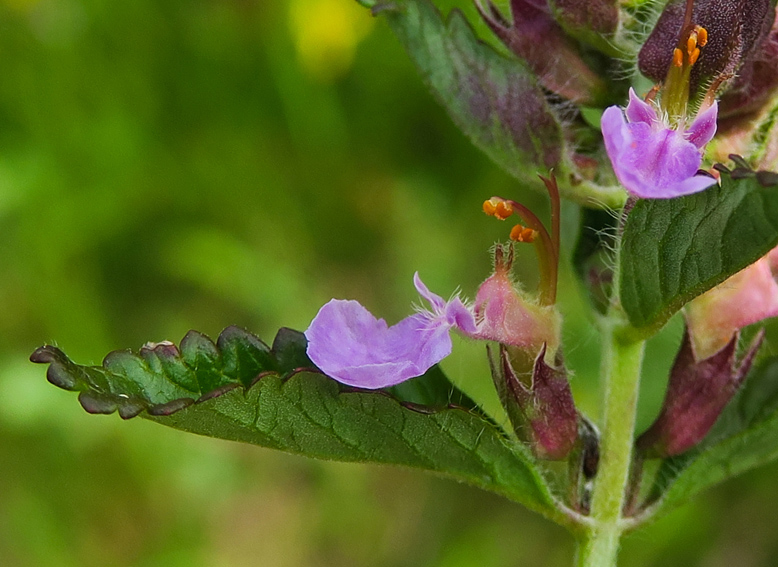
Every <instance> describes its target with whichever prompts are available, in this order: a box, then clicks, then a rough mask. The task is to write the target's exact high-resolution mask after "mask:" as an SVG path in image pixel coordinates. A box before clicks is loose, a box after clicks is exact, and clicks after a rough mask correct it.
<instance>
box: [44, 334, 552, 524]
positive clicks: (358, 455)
mask: <svg viewBox="0 0 778 567" xmlns="http://www.w3.org/2000/svg"><path fill="white" fill-rule="evenodd" d="M305 348H306V342H305V337H304V335H302V334H301V333H298V332H296V331H292V330H290V329H282V330H281V331H279V333H278V335H277V336H276V339H275V341H274V342H273V346H272V348H269V347H268V346H267V345H265V344H264V343H263V342H262V341H260V340H259V339H258V338H256V337H255V336H253V335H251V334H249V333H248V332H246V331H243V330H241V329H239V328H237V327H228V328H227V329H225V330H224V331H223V332H222V334H221V335H220V336H219V339H218V340H217V341H216V343H215V344H214V343H213V342H212V341H211V340H210V339H209V338H208V337H206V336H205V335H202V334H201V333H198V332H195V331H190V332H189V333H188V334H187V335H186V337H184V339H183V341H182V342H181V346H180V348H177V347H176V346H175V345H173V344H172V343H168V342H165V343H159V344H149V345H146V346H144V347H143V348H142V349H141V350H140V352H139V353H138V354H134V353H131V352H129V351H117V352H112V353H110V354H109V355H108V356H106V358H105V360H104V362H103V365H102V366H81V365H77V364H75V363H73V362H72V361H71V360H70V359H69V358H68V357H67V356H66V355H65V354H64V353H63V352H62V351H61V350H59V349H58V348H56V347H52V346H43V347H41V348H39V349H38V350H36V351H35V352H34V353H33V355H32V356H31V360H32V361H33V362H39V363H47V364H49V368H48V371H47V378H48V380H49V381H50V382H51V383H53V384H54V385H56V386H59V387H60V388H63V389H65V390H70V391H78V392H79V401H80V402H81V405H82V406H83V407H84V409H85V410H86V411H88V412H90V413H104V414H107V413H113V412H115V411H116V412H118V413H119V415H120V416H121V417H122V418H124V419H129V418H132V417H134V416H137V415H140V416H141V417H144V418H147V419H151V420H153V421H156V422H158V423H161V424H163V425H167V426H170V427H174V428H177V429H181V430H184V431H189V432H192V433H197V434H200V435H206V436H210V437H217V438H221V439H228V440H232V441H240V442H244V443H252V444H255V445H259V446H262V447H269V448H273V449H280V450H282V451H287V452H290V453H296V454H300V455H306V456H310V457H316V458H321V459H330V460H339V461H354V462H372V463H386V464H394V465H402V466H408V467H415V468H419V469H424V470H428V471H432V472H435V473H439V474H441V475H443V476H447V477H450V478H453V479H456V480H459V481H462V482H466V483H468V484H472V485H475V486H478V487H481V488H484V489H487V490H491V491H493V492H496V493H499V494H502V495H504V496H506V497H508V498H510V499H512V500H514V501H517V502H520V503H522V504H524V505H525V506H527V507H528V508H530V509H533V510H535V511H538V512H540V513H542V514H544V515H546V516H547V517H549V518H551V519H555V520H557V521H561V522H563V521H564V517H563V514H562V512H560V511H559V510H558V508H557V505H556V503H555V499H554V497H553V496H552V494H551V491H550V489H549V487H548V485H547V484H546V482H545V480H544V478H543V477H542V475H541V474H540V472H539V471H538V470H537V468H536V465H535V463H534V460H533V458H532V457H531V456H530V454H529V453H528V451H527V450H526V449H525V448H524V447H523V446H521V445H519V444H518V443H517V442H516V441H514V440H512V439H510V438H508V437H507V436H506V435H505V433H504V431H503V430H502V429H500V428H499V427H498V426H496V425H495V424H494V423H492V422H491V421H490V420H488V419H487V418H485V417H484V416H483V415H481V414H480V413H478V411H477V410H476V409H475V404H474V403H473V402H472V401H471V400H470V399H469V398H467V397H466V396H465V395H464V394H463V393H461V392H460V391H459V390H458V389H456V388H455V387H454V386H453V385H451V383H450V382H448V380H447V378H446V377H445V375H443V373H442V372H441V371H440V369H439V368H437V367H434V368H433V369H432V370H431V371H430V372H429V373H428V375H425V376H423V377H419V378H416V379H414V380H412V381H410V382H409V383H407V384H406V385H405V386H404V388H398V389H395V391H393V392H392V393H391V394H390V393H389V392H386V391H366V390H357V389H353V388H349V387H346V386H343V385H341V384H339V383H338V382H336V381H335V380H332V379H331V378H329V377H327V376H325V375H323V374H322V373H321V372H319V371H318V370H317V369H315V368H314V367H313V364H312V363H311V362H310V360H308V358H307V356H306V354H305ZM452 402H453V403H456V404H459V405H453V404H452ZM468 408H471V409H468Z"/></svg>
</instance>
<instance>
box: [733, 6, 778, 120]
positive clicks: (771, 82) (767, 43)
mask: <svg viewBox="0 0 778 567" xmlns="http://www.w3.org/2000/svg"><path fill="white" fill-rule="evenodd" d="M776 88H778V18H775V19H774V20H773V26H772V28H771V29H770V32H769V33H768V34H767V36H766V37H765V39H764V40H763V41H762V42H761V43H760V44H759V46H758V48H756V49H755V50H754V51H753V53H752V55H751V56H750V57H748V58H747V59H746V60H745V61H744V62H743V65H742V66H741V67H740V70H739V71H738V74H737V77H735V79H734V80H733V81H732V84H731V85H730V86H729V88H728V89H727V92H726V93H725V94H724V96H723V97H722V98H721V105H720V106H721V116H722V118H725V119H726V118H728V117H730V116H738V115H743V114H748V113H752V112H755V111H758V110H759V109H761V108H762V106H764V104H765V103H766V102H767V101H768V100H770V99H771V98H772V97H773V96H774V94H775V92H776Z"/></svg>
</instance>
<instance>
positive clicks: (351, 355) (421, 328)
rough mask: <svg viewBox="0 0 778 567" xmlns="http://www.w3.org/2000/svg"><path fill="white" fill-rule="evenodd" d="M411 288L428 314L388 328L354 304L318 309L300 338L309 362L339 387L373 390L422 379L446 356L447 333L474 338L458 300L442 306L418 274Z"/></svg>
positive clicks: (465, 309) (469, 313)
mask: <svg viewBox="0 0 778 567" xmlns="http://www.w3.org/2000/svg"><path fill="white" fill-rule="evenodd" d="M413 281H414V285H415V286H416V289H417V290H418V292H419V294H420V295H421V296H422V297H423V298H424V299H426V300H427V301H429V303H430V304H431V305H432V311H424V312H421V313H417V314H415V315H411V316H410V317H406V318H405V319H403V320H402V321H400V322H399V323H397V324H396V325H393V326H391V327H389V326H388V325H387V324H386V321H384V320H383V319H376V318H375V317H374V316H373V315H372V314H371V313H370V312H369V311H368V310H367V309H365V308H364V307H363V306H362V305H360V304H359V303H358V302H356V301H344V300H339V299H333V300H332V301H330V302H329V303H327V304H326V305H324V307H322V308H321V309H320V310H319V313H318V314H317V315H316V317H314V319H313V321H311V324H310V326H309V327H308V330H306V331H305V337H306V339H308V350H307V352H308V357H309V358H310V359H311V360H312V361H313V363H314V364H315V365H316V366H318V367H319V369H320V370H321V371H322V372H324V373H325V374H327V375H328V376H331V377H332V378H335V379H336V380H338V381H339V382H342V383H343V384H348V385H349V386H354V387H357V388H366V389H371V390H372V389H377V388H386V387H388V386H394V385H395V384H399V383H400V382H404V381H405V380H408V379H409V378H413V377H415V376H421V375H422V374H424V373H425V372H426V371H427V370H429V369H430V368H431V367H432V366H433V365H435V364H437V363H438V362H440V361H441V360H443V359H444V358H446V357H447V356H448V355H449V354H451V337H450V336H449V332H450V330H451V328H452V327H456V328H458V329H460V330H461V331H463V332H464V333H466V334H469V335H473V334H475V333H476V324H475V315H474V314H473V312H472V311H471V310H470V309H469V308H468V307H467V306H466V305H465V304H464V303H463V302H462V300H461V299H459V298H458V297H456V298H454V299H453V300H452V301H449V302H446V301H445V300H444V299H443V298H442V297H440V296H439V295H437V294H435V293H432V292H431V291H430V290H429V289H428V288H427V286H425V285H424V283H423V282H422V281H421V278H419V275H418V273H417V274H416V275H415V276H414V279H413Z"/></svg>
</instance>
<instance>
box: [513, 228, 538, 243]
mask: <svg viewBox="0 0 778 567" xmlns="http://www.w3.org/2000/svg"><path fill="white" fill-rule="evenodd" d="M537 236H538V231H537V230H532V229H531V228H527V227H524V226H521V225H520V224H517V225H516V226H514V227H513V228H512V229H511V240H513V241H514V242H527V243H531V242H534V241H535V238H537Z"/></svg>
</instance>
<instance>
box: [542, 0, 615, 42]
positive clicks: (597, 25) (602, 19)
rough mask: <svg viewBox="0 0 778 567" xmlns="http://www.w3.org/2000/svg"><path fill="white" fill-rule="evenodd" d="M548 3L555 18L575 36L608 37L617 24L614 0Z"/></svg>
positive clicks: (579, 0) (564, 0) (576, 0)
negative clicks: (594, 35) (595, 35)
mask: <svg viewBox="0 0 778 567" xmlns="http://www.w3.org/2000/svg"><path fill="white" fill-rule="evenodd" d="M549 4H550V6H551V10H552V11H553V13H554V17H555V18H556V20H557V21H558V22H559V23H560V24H562V27H563V28H565V29H566V30H567V31H569V32H570V33H572V34H573V35H575V36H577V37H587V36H590V35H593V34H597V35H599V36H604V37H610V36H612V35H613V34H614V33H615V32H616V28H618V26H619V8H618V3H617V2H615V1H614V0H549Z"/></svg>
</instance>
